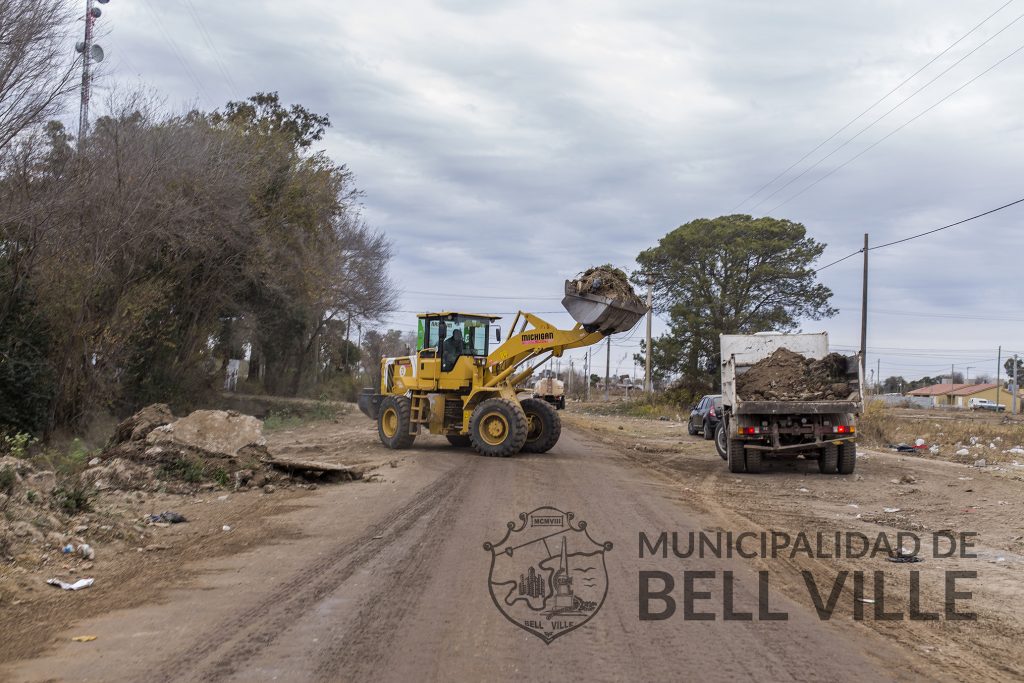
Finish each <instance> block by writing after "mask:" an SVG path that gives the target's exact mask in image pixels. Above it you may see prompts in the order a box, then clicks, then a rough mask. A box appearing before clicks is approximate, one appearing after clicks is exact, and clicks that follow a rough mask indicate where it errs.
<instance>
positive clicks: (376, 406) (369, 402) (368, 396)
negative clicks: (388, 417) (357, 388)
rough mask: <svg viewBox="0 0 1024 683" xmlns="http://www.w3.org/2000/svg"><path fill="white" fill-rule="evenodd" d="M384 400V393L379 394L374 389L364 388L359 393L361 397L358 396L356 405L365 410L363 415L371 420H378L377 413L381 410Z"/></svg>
mask: <svg viewBox="0 0 1024 683" xmlns="http://www.w3.org/2000/svg"><path fill="white" fill-rule="evenodd" d="M383 400H384V396H383V394H378V393H377V392H375V391H374V390H373V389H363V390H362V391H361V392H360V393H359V397H358V398H356V405H358V406H359V410H361V411H363V415H365V416H366V417H368V418H370V419H371V420H376V419H377V413H378V411H380V402H381V401H383Z"/></svg>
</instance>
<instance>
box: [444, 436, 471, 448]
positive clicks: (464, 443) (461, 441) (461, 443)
mask: <svg viewBox="0 0 1024 683" xmlns="http://www.w3.org/2000/svg"><path fill="white" fill-rule="evenodd" d="M444 438H446V439H448V443H450V444H451V445H453V446H455V447H456V448H469V447H470V446H472V445H473V442H472V441H470V440H469V435H468V434H446V435H445V437H444Z"/></svg>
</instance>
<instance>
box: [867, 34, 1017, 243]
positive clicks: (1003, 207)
mask: <svg viewBox="0 0 1024 683" xmlns="http://www.w3.org/2000/svg"><path fill="white" fill-rule="evenodd" d="M1019 49H1024V45H1022V46H1021V47H1020V48H1019ZM1021 202H1024V197H1022V198H1020V199H1018V200H1016V201H1013V202H1010V203H1009V204H1003V205H1002V206H1000V207H997V208H995V209H991V210H989V211H985V212H984V213H979V214H978V215H977V216H971V217H970V218H965V219H963V220H962V221H957V222H956V223H950V224H949V225H943V226H942V227H941V228H935V229H934V230H928V231H927V232H922V233H918V234H917V235H911V236H910V237H904V238H903V239H899V240H895V241H893V242H886V243H885V244H879V245H878V246H875V247H871V248H870V249H868V251H874V250H875V249H882V248H883V247H891V246H892V245H894V244H901V243H903V242H909V241H910V240H916V239H917V238H918V237H924V236H925V235H931V234H933V233H936V232H939V231H940V230H947V229H949V228H953V227H956V226H958V225H962V224H964V223H967V222H969V221H973V220H975V219H976V218H981V217H982V216H987V215H989V214H992V213H995V212H996V211H1002V210H1003V209H1008V208H1010V207H1011V206H1014V205H1016V204H1020V203H1021Z"/></svg>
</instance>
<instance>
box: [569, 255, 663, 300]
mask: <svg viewBox="0 0 1024 683" xmlns="http://www.w3.org/2000/svg"><path fill="white" fill-rule="evenodd" d="M572 284H573V285H574V286H575V287H576V293H577V294H597V295H598V296H603V297H607V298H609V299H614V300H615V301H617V302H620V303H624V304H629V305H631V306H641V307H644V306H646V304H644V302H643V299H641V298H640V297H639V296H637V293H636V292H635V291H634V290H633V286H632V285H631V284H629V276H628V275H626V273H625V272H623V271H622V270H620V269H619V268H616V267H615V266H613V265H611V264H608V263H606V264H605V265H603V266H594V267H593V268H588V269H587V270H585V271H583V272H582V273H580V274H579V275H577V276H576V278H575V279H574V280H573V281H572Z"/></svg>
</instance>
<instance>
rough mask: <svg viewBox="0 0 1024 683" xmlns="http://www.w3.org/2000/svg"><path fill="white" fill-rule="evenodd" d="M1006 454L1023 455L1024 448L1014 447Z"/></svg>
mask: <svg viewBox="0 0 1024 683" xmlns="http://www.w3.org/2000/svg"><path fill="white" fill-rule="evenodd" d="M1006 452H1007V453H1018V454H1019V453H1024V448H1021V447H1020V446H1014V447H1013V448H1011V449H1010V450H1008V451H1006Z"/></svg>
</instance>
